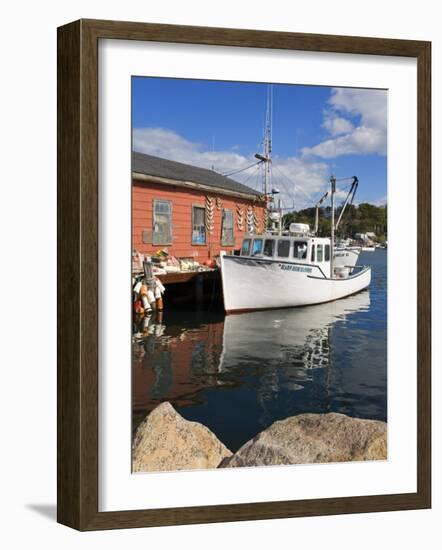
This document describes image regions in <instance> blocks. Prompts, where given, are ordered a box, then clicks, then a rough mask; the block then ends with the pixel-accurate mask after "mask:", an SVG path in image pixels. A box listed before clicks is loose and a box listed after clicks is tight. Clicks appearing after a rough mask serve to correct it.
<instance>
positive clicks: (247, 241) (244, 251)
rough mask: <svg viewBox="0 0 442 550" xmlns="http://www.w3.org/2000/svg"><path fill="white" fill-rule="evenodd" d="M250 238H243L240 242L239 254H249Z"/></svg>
mask: <svg viewBox="0 0 442 550" xmlns="http://www.w3.org/2000/svg"><path fill="white" fill-rule="evenodd" d="M251 242H252V241H251V240H250V239H244V240H243V242H242V248H241V256H248V255H249V254H250V243H251Z"/></svg>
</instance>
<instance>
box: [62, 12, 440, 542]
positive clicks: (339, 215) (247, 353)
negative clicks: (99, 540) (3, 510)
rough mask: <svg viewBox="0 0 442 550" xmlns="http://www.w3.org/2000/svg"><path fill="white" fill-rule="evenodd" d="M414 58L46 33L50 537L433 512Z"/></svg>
mask: <svg viewBox="0 0 442 550" xmlns="http://www.w3.org/2000/svg"><path fill="white" fill-rule="evenodd" d="M430 67H431V44H430V43H429V42H417V41H406V40H392V39H383V38H362V37H348V36H331V35H330V36H328V35H327V36H326V35H313V34H298V33H281V32H268V31H266V32H264V31H257V30H239V29H221V28H202V27H185V26H174V25H157V24H148V23H129V22H117V21H97V20H80V21H76V22H73V23H69V24H67V25H65V26H63V27H60V28H59V29H58V506H57V508H58V521H59V522H60V523H63V524H65V525H68V526H70V527H73V528H75V529H79V530H82V531H84V530H97V529H112V528H130V527H147V526H159V525H176V524H188V523H208V522H222V521H240V520H251V519H271V518H282V517H297V516H313V515H329V514H344V513H361V512H376V511H389V510H406V509H418V508H429V507H430V506H431V449H430V442H431V418H430V411H431V404H430V395H431V379H430V346H431V336H430V322H431V309H430V297H431V280H430V274H431V258H430V250H431V231H430V228H431V219H430V212H431V199H430V183H431V174H430V161H431V128H430V119H431V93H430V90H431V82H430Z"/></svg>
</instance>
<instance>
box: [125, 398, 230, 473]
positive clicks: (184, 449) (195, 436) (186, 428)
mask: <svg viewBox="0 0 442 550" xmlns="http://www.w3.org/2000/svg"><path fill="white" fill-rule="evenodd" d="M231 455H232V453H231V452H230V451H229V449H227V447H225V446H224V445H223V444H222V443H221V441H219V440H218V439H217V437H216V436H215V435H214V434H213V433H212V432H211V431H210V430H209V429H208V428H206V427H205V426H203V425H202V424H199V423H198V422H188V421H187V420H185V419H184V418H183V417H182V416H181V415H179V414H178V413H177V412H176V411H175V409H174V408H173V407H172V405H171V404H170V403H168V402H164V403H161V405H159V406H158V407H156V408H155V409H154V410H153V411H152V412H151V413H150V414H149V415H148V416H147V417H146V419H145V420H144V421H143V422H142V423H141V424H140V426H139V427H138V429H137V432H136V434H135V439H134V443H133V447H132V469H133V471H134V472H158V471H174V470H197V469H206V468H216V467H217V466H218V464H219V463H220V462H221V461H222V460H223V459H224V458H226V457H229V456H231Z"/></svg>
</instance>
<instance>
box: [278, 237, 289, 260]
mask: <svg viewBox="0 0 442 550" xmlns="http://www.w3.org/2000/svg"><path fill="white" fill-rule="evenodd" d="M289 254H290V241H289V240H288V239H279V241H278V256H279V257H280V258H288V257H289Z"/></svg>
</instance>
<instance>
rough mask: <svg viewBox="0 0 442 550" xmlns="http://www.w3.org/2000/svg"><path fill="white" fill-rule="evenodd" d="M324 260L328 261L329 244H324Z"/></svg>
mask: <svg viewBox="0 0 442 550" xmlns="http://www.w3.org/2000/svg"><path fill="white" fill-rule="evenodd" d="M324 260H325V261H326V262H329V261H330V245H329V244H326V245H325V252H324Z"/></svg>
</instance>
